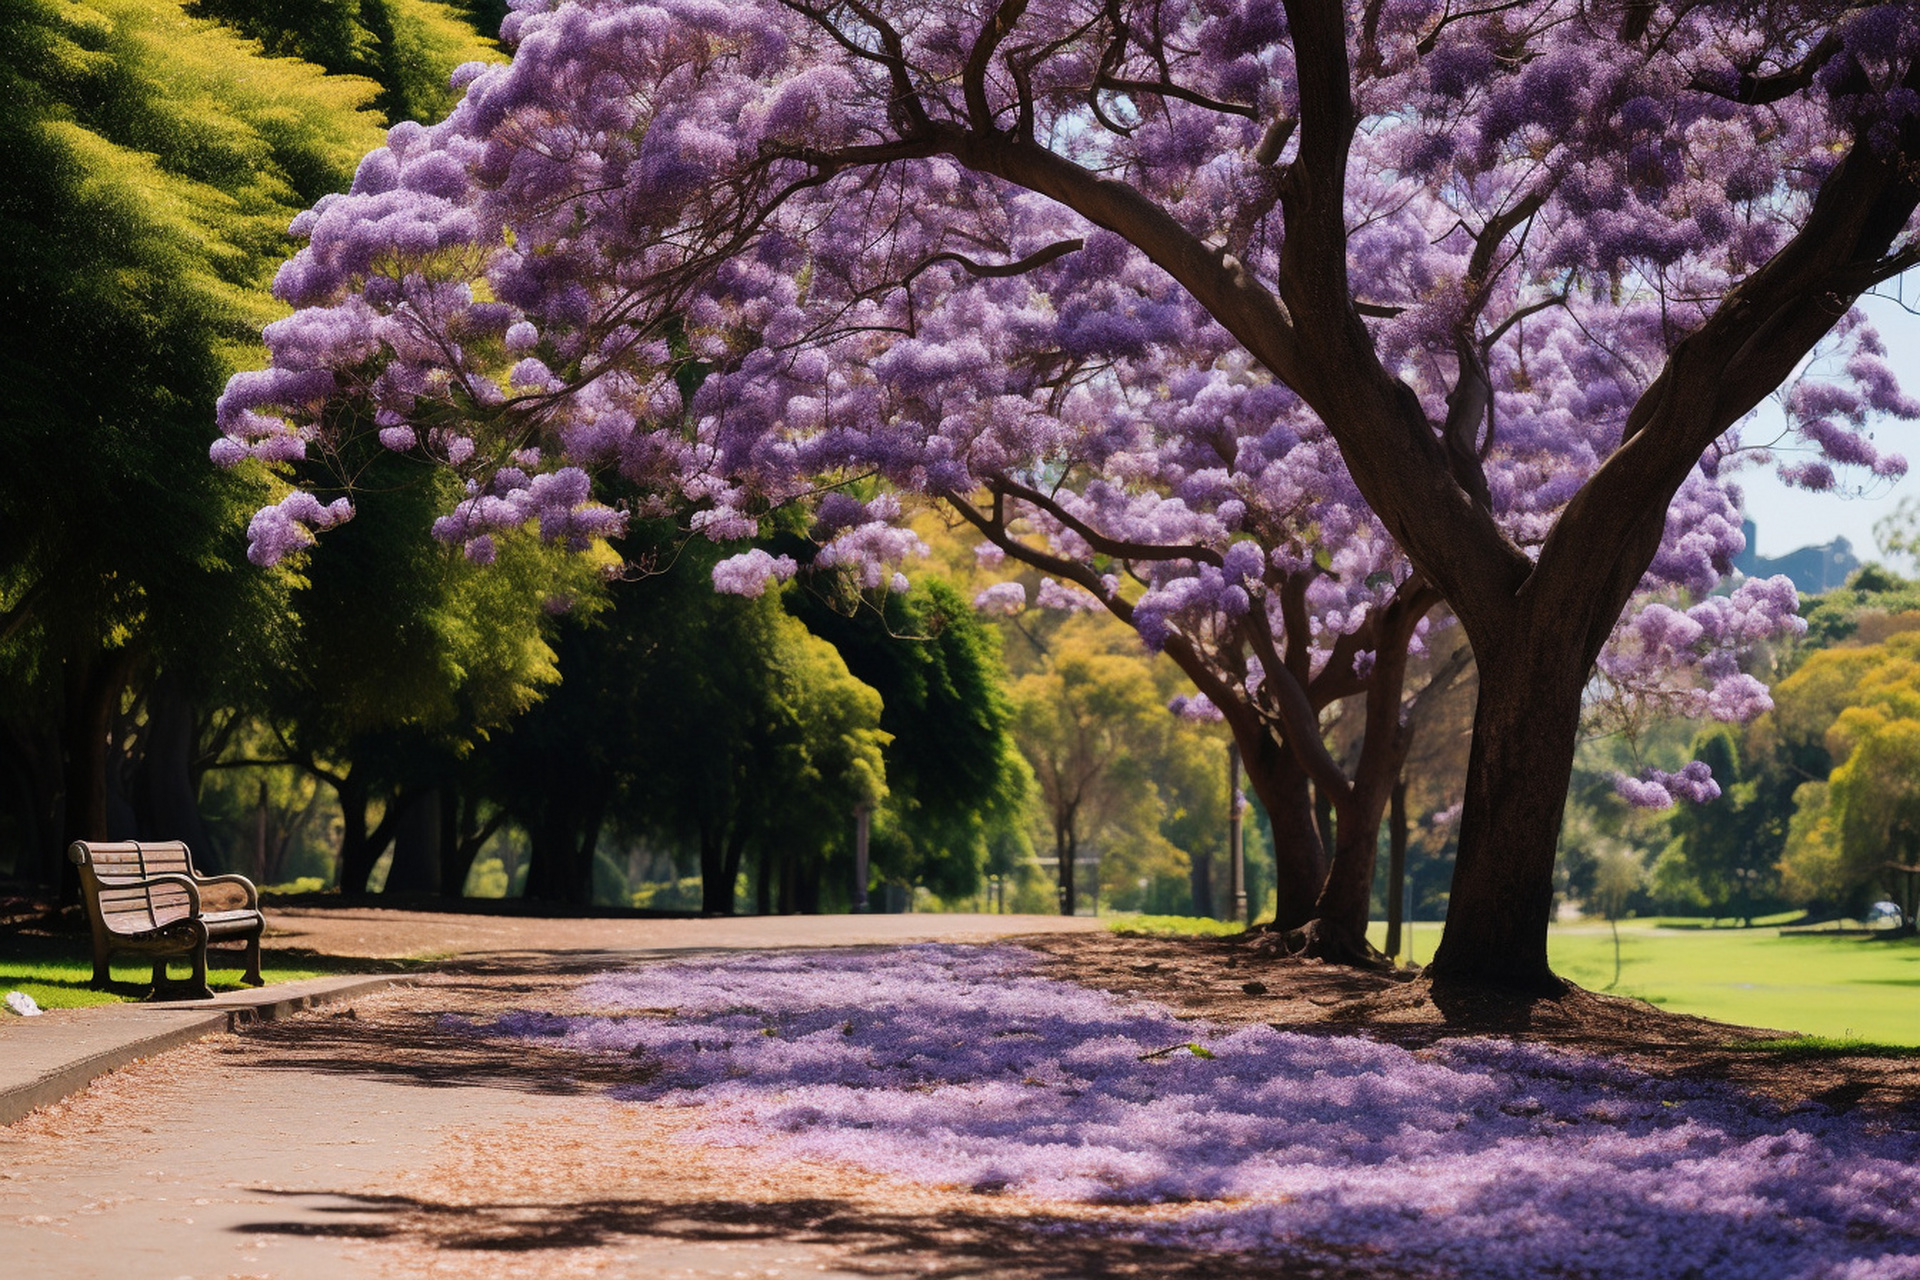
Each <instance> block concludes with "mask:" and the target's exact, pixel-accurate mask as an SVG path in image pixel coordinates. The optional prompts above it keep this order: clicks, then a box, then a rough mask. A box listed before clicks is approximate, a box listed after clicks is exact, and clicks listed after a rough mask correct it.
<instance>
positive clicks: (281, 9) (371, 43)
mask: <svg viewBox="0 0 1920 1280" xmlns="http://www.w3.org/2000/svg"><path fill="white" fill-rule="evenodd" d="M189 7H190V11H191V12H193V13H194V14H196V15H199V16H202V17H207V18H217V19H219V20H220V21H221V22H224V23H226V24H227V25H229V26H231V27H233V28H234V29H236V30H238V31H240V32H242V33H244V34H245V35H247V36H248V37H250V38H252V39H254V40H257V41H259V42H260V44H261V46H262V47H263V48H264V49H265V50H266V52H267V53H268V54H270V55H273V56H275V57H285V58H298V59H301V60H303V61H306V62H310V63H314V64H316V65H318V66H321V67H324V68H326V70H327V71H329V72H331V73H333V74H335V75H351V76H363V77H365V78H366V79H368V80H371V81H373V82H374V83H376V84H377V85H379V86H380V89H379V93H378V94H377V95H376V96H375V98H374V101H373V106H374V109H375V110H377V111H378V112H379V113H380V114H381V115H382V116H384V117H386V119H388V120H389V121H398V120H418V121H421V122H422V123H432V122H433V121H436V120H438V119H440V118H441V117H443V116H445V115H446V114H447V112H448V111H450V110H451V109H452V108H453V104H454V103H455V102H456V101H457V100H458V95H457V94H455V93H454V91H453V89H452V88H451V86H450V85H449V84H448V76H449V74H450V73H451V72H452V71H453V69H454V68H455V67H457V66H459V65H460V64H461V63H464V62H481V61H498V60H499V58H500V56H501V55H500V48H499V46H498V45H496V44H495V43H494V42H493V41H492V40H490V39H483V38H481V35H480V34H479V33H480V32H482V31H485V32H494V31H497V30H499V27H500V18H501V17H502V16H504V9H503V8H502V9H497V10H496V9H495V7H494V6H493V5H490V4H485V5H480V4H476V5H472V6H466V7H456V6H454V5H448V4H441V3H437V2H436V0H194V2H193V3H192V4H191V5H190V6H189Z"/></svg>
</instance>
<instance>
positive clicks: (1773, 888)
mask: <svg viewBox="0 0 1920 1280" xmlns="http://www.w3.org/2000/svg"><path fill="white" fill-rule="evenodd" d="M1739 739H1740V734H1739V731H1737V730H1735V729H1732V728H1729V727H1728V726H1726V725H1714V726H1712V727H1710V728H1707V729H1703V730H1702V731H1701V732H1700V734H1699V735H1698V736H1696V737H1695V739H1694V748H1693V758H1694V759H1696V760H1701V761H1704V762H1705V763H1706V764H1707V765H1708V767H1710V768H1711V769H1712V770H1713V776H1714V778H1715V779H1716V780H1717V781H1718V782H1719V784H1720V796H1719V798H1718V799H1716V800H1712V801H1709V802H1708V803H1706V804H1685V805H1679V806H1676V807H1675V809H1674V811H1673V813H1672V816H1671V817H1670V818H1669V819H1668V822H1667V825H1668V830H1670V831H1671V832H1672V833H1673V843H1672V844H1670V845H1669V846H1668V847H1667V849H1666V850H1665V851H1664V852H1663V853H1662V854H1661V856H1660V861H1659V863H1658V864H1657V865H1656V866H1655V869H1654V876H1655V887H1656V890H1657V893H1656V897H1657V898H1658V900H1660V901H1661V902H1662V903H1665V904H1668V905H1685V904H1688V903H1692V904H1696V905H1698V906H1699V907H1704V908H1708V909H1711V910H1714V911H1716V912H1720V913H1724V914H1728V915H1733V916H1737V917H1739V918H1741V919H1745V920H1751V919H1752V918H1753V916H1754V914H1755V913H1756V912H1758V911H1761V910H1764V909H1766V908H1767V907H1768V906H1770V905H1772V904H1773V903H1774V902H1776V901H1778V898H1779V876H1778V872H1777V870H1776V868H1775V863H1776V861H1777V860H1778V858H1779V852H1780V848H1781V845H1782V842H1783V841H1784V839H1785V835H1786V824H1787V821H1788V818H1789V817H1790V810H1789V809H1788V807H1787V806H1786V805H1783V804H1781V803H1779V800H1780V797H1781V795H1782V791H1781V788H1779V787H1778V786H1769V785H1767V783H1768V781H1769V779H1768V778H1767V776H1766V774H1765V772H1764V768H1762V769H1761V770H1759V771H1755V770H1753V769H1750V768H1747V767H1744V765H1745V762H1743V760H1742V757H1741V750H1740V741H1739ZM1760 763H1761V764H1762V765H1763V766H1764V764H1765V758H1764V757H1762V759H1761V761H1760Z"/></svg>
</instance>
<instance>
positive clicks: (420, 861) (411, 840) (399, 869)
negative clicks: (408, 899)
mask: <svg viewBox="0 0 1920 1280" xmlns="http://www.w3.org/2000/svg"><path fill="white" fill-rule="evenodd" d="M386 892H388V893H430V894H437V893H439V892H440V790H439V788H437V787H430V788H428V789H427V790H425V791H416V792H414V793H413V794H412V795H409V796H408V797H407V800H406V807H405V808H403V809H402V810H401V811H400V817H399V820H398V821H397V822H396V823H395V824H394V833H393V862H392V864H391V865H390V867H389V868H388V870H387V885H386Z"/></svg>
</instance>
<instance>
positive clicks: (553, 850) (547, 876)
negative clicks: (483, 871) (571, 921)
mask: <svg viewBox="0 0 1920 1280" xmlns="http://www.w3.org/2000/svg"><path fill="white" fill-rule="evenodd" d="M555 807H557V806H552V805H549V806H547V808H548V810H549V811H548V812H546V813H543V814H541V815H540V819H539V821H537V822H535V823H534V824H533V825H532V826H531V827H529V828H528V829H527V842H528V844H529V845H530V846H531V848H530V849H529V852H528V862H527V890H526V894H525V897H526V898H527V900H528V901H530V902H554V903H564V902H571V901H573V900H574V897H575V894H574V890H573V882H574V881H575V880H577V879H578V878H579V872H578V871H577V870H576V869H575V868H574V866H573V865H572V864H573V863H574V862H576V861H578V859H579V856H580V845H579V842H578V839H577V837H576V836H575V834H574V830H573V826H572V824H571V823H569V822H567V821H566V820H565V819H564V818H563V817H560V816H558V815H556V814H555V813H553V812H552V810H553V809H554V808H555Z"/></svg>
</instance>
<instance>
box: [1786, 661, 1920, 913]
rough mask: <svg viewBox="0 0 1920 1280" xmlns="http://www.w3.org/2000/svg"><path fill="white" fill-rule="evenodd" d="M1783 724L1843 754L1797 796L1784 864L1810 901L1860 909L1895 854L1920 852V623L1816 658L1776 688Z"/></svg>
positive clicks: (1796, 893) (1904, 858) (1789, 880)
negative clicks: (1913, 628)
mask: <svg viewBox="0 0 1920 1280" xmlns="http://www.w3.org/2000/svg"><path fill="white" fill-rule="evenodd" d="M1775 702H1776V711H1775V713H1774V719H1775V721H1776V725H1775V731H1776V732H1777V733H1778V734H1779V735H1780V736H1781V737H1782V738H1783V739H1787V740H1789V741H1792V740H1798V741H1800V742H1803V743H1811V741H1813V740H1815V738H1816V735H1817V740H1818V741H1819V742H1820V743H1821V744H1822V745H1823V746H1824V747H1825V749H1826V751H1827V753H1828V755H1829V757H1830V758H1831V759H1832V760H1834V761H1836V762H1837V763H1836V766H1835V767H1834V769H1833V771H1832V773H1831V775H1830V776H1829V777H1828V778H1827V780H1826V782H1825V783H1824V784H1822V783H1813V782H1810V783H1807V784H1805V785H1803V786H1801V787H1800V788H1799V789H1798V790H1797V791H1796V792H1795V795H1794V800H1795V803H1796V806H1797V811H1796V813H1795V815H1794V818H1793V822H1792V824H1791V827H1790V830H1789V834H1788V839H1787V845H1786V850H1785V855H1784V857H1783V859H1782V870H1783V873H1784V876H1785V881H1786V885H1787V888H1788V891H1789V893H1790V895H1791V896H1792V897H1793V898H1794V899H1795V900H1797V901H1800V902H1804V903H1822V904H1826V905H1829V906H1833V907H1840V908H1849V909H1857V908H1858V907H1859V906H1861V905H1862V904H1863V903H1864V901H1865V900H1866V899H1867V897H1868V896H1869V895H1870V894H1872V893H1873V892H1874V891H1875V889H1876V887H1877V886H1878V885H1879V884H1881V882H1882V881H1883V879H1884V876H1883V872H1882V867H1883V865H1884V864H1886V863H1888V862H1900V863H1908V864H1911V863H1912V862H1914V861H1916V860H1920V631H1901V632H1896V633H1894V634H1892V635H1890V636H1888V637H1887V638H1886V639H1885V640H1884V641H1882V642H1880V643H1878V644H1869V645H1856V646H1849V647H1845V648H1836V649H1828V650H1824V651H1822V652H1819V653H1815V654H1813V655H1811V656H1810V657H1808V658H1807V660H1806V661H1805V663H1803V664H1802V665H1801V667H1800V669H1799V670H1798V671H1796V672H1795V673H1794V674H1793V675H1792V676H1791V677H1790V678H1788V679H1787V680H1785V681H1783V682H1782V683H1781V684H1780V686H1779V688H1778V689H1777V690H1776V691H1775Z"/></svg>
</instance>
